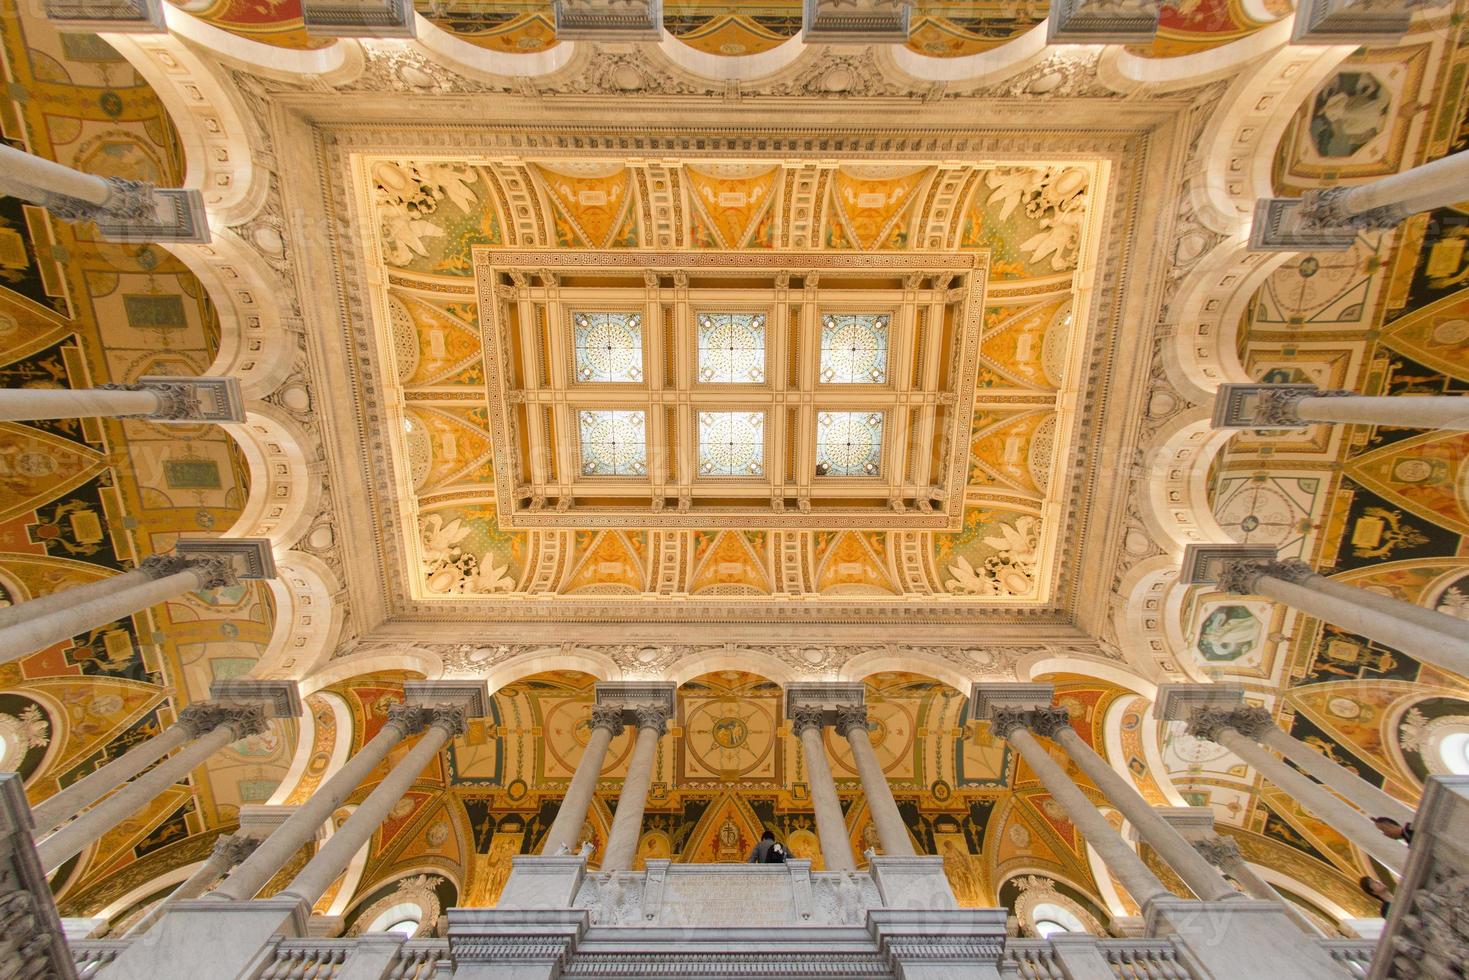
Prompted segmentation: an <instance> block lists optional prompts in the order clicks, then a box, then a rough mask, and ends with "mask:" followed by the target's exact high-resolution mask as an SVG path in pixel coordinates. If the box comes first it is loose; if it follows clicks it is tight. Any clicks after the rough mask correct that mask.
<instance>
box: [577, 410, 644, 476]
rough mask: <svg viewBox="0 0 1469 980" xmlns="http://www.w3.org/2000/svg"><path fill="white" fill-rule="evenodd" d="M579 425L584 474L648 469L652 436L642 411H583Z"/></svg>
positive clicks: (631, 472)
mask: <svg viewBox="0 0 1469 980" xmlns="http://www.w3.org/2000/svg"><path fill="white" fill-rule="evenodd" d="M579 427H580V429H581V471H582V473H583V474H584V475H586V476H643V475H644V474H646V473H647V472H648V436H647V426H646V424H645V420H644V414H643V413H642V412H628V411H612V410H597V411H583V412H581V413H580V426H579Z"/></svg>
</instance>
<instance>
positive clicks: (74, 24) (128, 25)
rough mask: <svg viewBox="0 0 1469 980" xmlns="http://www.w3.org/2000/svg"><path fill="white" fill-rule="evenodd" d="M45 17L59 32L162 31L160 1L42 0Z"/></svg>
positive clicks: (163, 27)
mask: <svg viewBox="0 0 1469 980" xmlns="http://www.w3.org/2000/svg"><path fill="white" fill-rule="evenodd" d="M42 7H43V9H44V10H45V13H46V19H47V20H49V21H51V23H52V25H53V26H55V27H56V28H57V29H58V30H62V31H92V32H96V33H99V34H101V33H107V32H116V33H120V34H124V33H126V34H166V33H167V32H168V24H167V23H166V22H165V19H164V7H165V3H164V0H43V3H42Z"/></svg>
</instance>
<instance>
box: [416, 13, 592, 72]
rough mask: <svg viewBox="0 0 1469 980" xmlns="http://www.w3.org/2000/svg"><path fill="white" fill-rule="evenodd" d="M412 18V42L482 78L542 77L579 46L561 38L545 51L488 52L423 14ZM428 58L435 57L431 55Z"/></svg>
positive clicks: (559, 67) (567, 60)
mask: <svg viewBox="0 0 1469 980" xmlns="http://www.w3.org/2000/svg"><path fill="white" fill-rule="evenodd" d="M413 21H414V25H415V26H414V30H415V31H416V32H417V35H418V37H417V40H416V41H414V42H413V43H414V44H416V45H417V46H420V47H422V48H423V49H424V50H425V51H426V52H428V53H429V55H431V56H437V57H438V58H441V59H443V60H444V61H447V62H449V63H450V64H451V65H452V66H453V67H454V68H456V69H458V70H459V71H462V72H463V73H464V74H466V75H468V76H470V77H472V78H478V79H480V80H482V81H495V82H505V81H508V80H510V79H514V78H542V77H544V76H546V75H552V74H555V73H556V72H558V71H561V70H562V69H563V68H565V67H566V66H567V65H569V64H571V63H572V60H573V58H575V56H576V55H577V54H578V53H579V52H578V47H579V46H578V45H577V43H576V42H575V41H561V42H559V43H557V44H556V45H555V46H554V47H551V48H548V49H546V50H543V51H527V52H525V53H522V54H510V53H507V52H504V51H491V50H490V49H488V48H482V47H480V46H479V45H477V44H471V43H469V42H468V41H466V40H464V39H463V38H460V37H456V36H455V35H453V34H451V33H450V32H448V31H446V30H444V29H443V28H442V27H440V26H438V25H437V24H435V23H434V22H433V21H431V20H429V19H428V18H426V17H424V16H423V15H422V14H417V13H416V14H414V15H413ZM583 55H584V56H585V53H583ZM429 60H431V61H432V60H434V59H433V58H432V57H431V58H430V59H429Z"/></svg>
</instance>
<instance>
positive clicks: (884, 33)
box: [801, 0, 914, 44]
mask: <svg viewBox="0 0 1469 980" xmlns="http://www.w3.org/2000/svg"><path fill="white" fill-rule="evenodd" d="M913 4H914V0H805V2H804V4H803V5H802V16H801V40H802V41H804V42H806V43H807V44H867V43H881V42H896V43H898V44H906V43H907V41H908V31H909V29H910V28H909V21H910V18H911V16H912V11H913Z"/></svg>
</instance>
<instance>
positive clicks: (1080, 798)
mask: <svg viewBox="0 0 1469 980" xmlns="http://www.w3.org/2000/svg"><path fill="white" fill-rule="evenodd" d="M993 727H994V730H995V732H996V734H999V735H1000V736H1001V737H1002V738H1005V739H1008V740H1009V742H1010V744H1011V745H1012V746H1014V747H1015V751H1017V752H1019V753H1020V757H1021V758H1022V759H1024V760H1025V762H1026V764H1027V765H1028V766H1030V768H1031V770H1032V771H1033V772H1034V773H1035V775H1036V778H1037V779H1039V780H1040V781H1041V785H1042V786H1044V787H1045V788H1046V791H1047V792H1049V793H1050V794H1051V798H1052V799H1053V800H1055V801H1056V803H1057V804H1059V805H1060V807H1061V809H1062V810H1064V811H1065V812H1066V816H1067V818H1068V819H1070V821H1071V822H1072V823H1073V824H1075V825H1076V830H1077V832H1078V833H1080V834H1081V836H1082V839H1083V840H1085V841H1086V842H1087V843H1088V844H1090V845H1091V846H1092V848H1093V849H1095V850H1096V852H1097V854H1098V855H1099V856H1100V857H1101V859H1102V863H1103V864H1105V865H1106V866H1107V868H1108V870H1110V871H1111V872H1112V873H1113V874H1114V875H1116V876H1117V879H1118V880H1119V881H1121V882H1122V887H1123V888H1126V889H1127V892H1128V894H1129V895H1131V896H1132V898H1133V901H1135V902H1137V903H1138V905H1144V906H1145V905H1146V904H1147V903H1148V902H1149V901H1150V900H1152V899H1155V898H1162V897H1166V896H1170V895H1172V892H1170V891H1169V890H1168V889H1167V888H1164V887H1163V882H1161V881H1159V880H1158V876H1157V875H1155V874H1153V872H1152V871H1150V870H1149V869H1148V866H1147V865H1146V864H1144V863H1143V859H1142V858H1140V857H1138V856H1137V854H1136V853H1135V852H1134V851H1133V849H1132V848H1130V847H1128V846H1127V842H1126V841H1125V840H1123V839H1122V835H1121V834H1120V833H1118V832H1117V828H1115V827H1113V826H1112V825H1111V824H1110V823H1108V822H1107V818H1106V817H1104V816H1102V813H1101V811H1100V810H1098V809H1097V808H1096V807H1095V806H1093V805H1092V801H1091V800H1089V799H1087V798H1086V794H1085V793H1083V792H1082V791H1081V789H1080V788H1079V787H1078V786H1077V785H1076V783H1074V782H1072V780H1071V777H1070V776H1068V775H1066V770H1065V769H1062V768H1061V766H1060V765H1058V764H1057V762H1056V760H1055V759H1052V758H1051V754H1050V753H1049V752H1047V751H1046V749H1045V746H1043V745H1041V743H1040V742H1038V741H1036V738H1035V736H1034V735H1032V734H1031V733H1030V731H1029V730H1028V729H1027V728H1026V727H1025V725H1024V723H1022V721H1021V720H1020V719H1018V718H1014V717H1013V716H1012V717H1011V718H1004V717H997V718H996V719H995V721H994V723H993Z"/></svg>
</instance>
